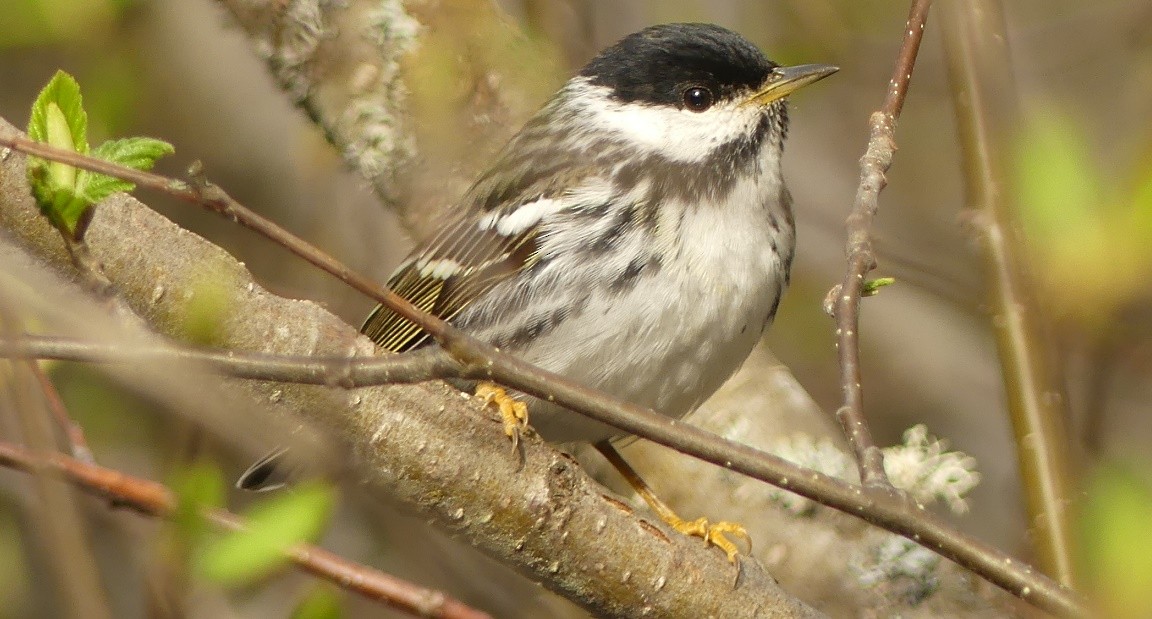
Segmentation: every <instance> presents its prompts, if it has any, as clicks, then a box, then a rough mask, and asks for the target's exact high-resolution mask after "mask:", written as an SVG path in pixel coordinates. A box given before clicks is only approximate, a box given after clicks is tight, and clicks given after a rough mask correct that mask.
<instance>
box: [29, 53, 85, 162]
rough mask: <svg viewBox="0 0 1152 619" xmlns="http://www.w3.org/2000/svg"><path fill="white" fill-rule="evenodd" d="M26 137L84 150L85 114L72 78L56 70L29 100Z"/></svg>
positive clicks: (78, 90)
mask: <svg viewBox="0 0 1152 619" xmlns="http://www.w3.org/2000/svg"><path fill="white" fill-rule="evenodd" d="M28 137H30V138H32V139H33V140H36V141H37V142H45V143H47V144H51V145H52V146H55V147H57V148H66V149H68V150H74V151H76V152H78V153H84V154H88V114H87V113H85V112H84V100H83V98H82V97H81V96H80V84H78V83H76V78H74V77H72V76H71V75H69V74H67V73H65V72H64V71H56V74H55V75H53V76H52V79H51V80H50V81H49V82H48V85H47V86H45V87H44V89H43V90H41V91H40V94H39V95H37V97H36V101H35V102H34V103H33V104H32V115H31V118H30V119H29V121H28Z"/></svg>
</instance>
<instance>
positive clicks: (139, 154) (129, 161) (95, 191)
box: [80, 138, 176, 203]
mask: <svg viewBox="0 0 1152 619" xmlns="http://www.w3.org/2000/svg"><path fill="white" fill-rule="evenodd" d="M174 152H176V150H175V149H174V148H173V147H172V145H171V144H169V143H168V142H165V141H163V140H157V139H154V138H123V139H120V140H108V141H107V142H104V143H103V144H101V145H99V146H97V147H96V149H95V150H93V151H92V156H93V157H96V158H99V159H103V160H105V161H111V162H112V163H118V164H120V165H122V166H125V167H129V168H133V169H136V170H150V169H152V166H153V165H155V164H156V160H157V159H159V158H161V157H163V156H164V155H171V154H172V153H174ZM81 175H82V178H81V182H80V184H81V186H82V187H83V189H84V196H85V197H86V198H87V199H88V200H91V201H92V202H93V203H95V202H99V201H100V200H103V199H104V198H107V197H108V196H110V195H112V194H114V193H116V192H117V191H132V190H133V189H135V188H136V186H135V185H134V184H133V183H130V182H128V181H125V180H121V179H118V178H112V177H111V176H105V175H103V174H93V173H90V172H87V171H84V172H81Z"/></svg>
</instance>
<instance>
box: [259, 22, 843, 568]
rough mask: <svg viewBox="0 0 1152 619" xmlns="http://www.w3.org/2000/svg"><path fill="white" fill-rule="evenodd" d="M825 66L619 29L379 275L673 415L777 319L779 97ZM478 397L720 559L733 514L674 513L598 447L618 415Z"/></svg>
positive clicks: (482, 332)
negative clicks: (594, 451) (576, 452)
mask: <svg viewBox="0 0 1152 619" xmlns="http://www.w3.org/2000/svg"><path fill="white" fill-rule="evenodd" d="M837 70H838V69H837V67H834V66H830V65H823V64H808V65H799V66H790V67H786V66H781V65H779V64H777V63H775V62H773V61H771V60H769V59H768V58H767V57H766V56H765V55H764V53H763V52H762V51H761V50H760V49H759V48H757V47H756V46H755V45H754V44H753V43H751V42H750V41H748V40H747V39H746V38H744V37H743V36H741V35H740V34H738V33H736V32H733V31H731V30H729V29H726V28H723V27H721V26H717V25H713V24H702V23H673V24H661V25H655V26H650V27H647V28H644V29H643V30H640V31H638V32H635V33H633V34H630V35H628V36H626V37H624V38H623V39H621V40H620V41H618V42H617V43H615V44H614V45H611V46H610V47H608V48H606V49H604V50H603V51H602V52H600V53H599V54H598V55H597V56H596V57H594V58H593V59H592V60H591V61H589V62H588V63H587V64H586V65H585V66H584V67H583V68H582V69H581V70H580V71H579V72H578V73H576V75H575V76H573V77H572V78H571V79H570V80H569V81H568V82H566V83H565V84H564V85H563V86H562V87H561V88H560V89H559V91H558V92H557V93H556V94H555V95H554V96H553V97H552V98H551V99H550V100H548V101H547V102H546V103H545V104H544V105H543V107H542V108H541V109H540V110H539V111H538V112H537V113H536V114H535V115H534V116H532V117H531V118H530V119H529V120H528V121H527V123H526V124H525V125H524V126H523V127H522V128H521V129H520V131H519V132H517V133H516V134H515V135H514V136H513V137H512V138H511V139H510V141H509V142H508V143H507V144H506V145H505V146H504V147H503V149H502V150H500V151H499V153H498V154H497V155H496V157H495V159H494V163H493V164H492V165H491V167H490V168H488V169H487V171H485V172H484V173H483V174H481V175H480V176H479V178H478V179H477V180H476V181H475V182H474V183H473V184H472V185H471V187H470V188H469V189H468V190H467V191H466V192H465V194H464V195H463V197H461V198H460V199H459V200H458V201H457V202H456V203H455V207H454V208H453V209H451V210H450V211H449V214H448V216H447V220H446V223H445V224H444V225H443V226H442V227H440V228H439V229H438V230H437V231H435V232H434V233H433V234H432V235H431V236H430V237H429V238H428V239H427V240H426V241H425V242H424V243H422V244H421V245H419V246H418V247H417V248H416V249H415V250H414V251H413V252H412V253H411V254H410V255H409V256H408V258H407V259H406V260H404V261H403V262H402V263H401V264H400V266H399V267H397V269H396V270H395V271H394V273H393V274H392V276H391V277H390V278H389V280H388V287H389V288H390V289H391V290H392V291H393V292H395V293H396V294H398V295H400V296H402V297H404V298H406V299H408V300H409V301H410V302H411V303H412V304H413V305H415V306H416V307H418V308H420V309H421V310H423V311H425V312H428V313H430V314H432V315H435V316H437V317H439V318H441V319H443V320H445V321H447V322H449V323H450V324H452V325H453V326H455V327H457V328H458V329H459V330H460V331H462V332H463V333H466V334H468V335H470V336H471V337H473V338H475V339H477V340H480V341H482V342H486V343H488V344H491V345H492V346H495V347H496V348H498V349H500V350H502V351H504V352H506V353H508V354H511V355H513V356H515V357H518V358H520V359H522V360H524V361H527V362H529V363H531V364H533V365H536V366H538V367H540V368H543V369H545V370H548V371H551V372H554V373H556V374H559V375H561V376H563V377H565V378H566V379H568V380H571V381H573V382H576V383H579V384H582V385H584V386H587V387H592V388H595V389H598V390H600V391H603V392H605V393H608V394H611V395H613V396H616V397H618V398H620V399H622V400H625V401H627V402H630V403H632V404H636V405H640V406H645V407H648V408H652V409H654V410H656V411H658V412H660V413H663V414H664V415H667V416H669V417H673V418H681V417H683V416H684V415H686V414H688V413H689V412H691V411H693V410H694V409H696V408H697V407H698V406H699V405H700V404H701V403H702V402H704V400H706V399H707V398H708V397H709V396H711V395H712V394H713V393H714V392H715V391H716V390H717V389H718V388H719V387H720V386H721V385H722V384H723V383H724V382H725V381H726V380H727V379H728V378H729V377H731V376H732V374H734V373H735V371H736V370H737V369H738V368H739V367H740V365H741V364H742V363H743V362H744V360H745V359H746V358H747V357H748V355H749V354H750V352H751V351H752V348H753V347H754V346H755V345H756V343H757V342H758V341H759V340H760V338H761V336H762V334H763V333H764V331H765V329H767V328H768V326H769V325H770V324H771V322H772V320H773V317H774V316H775V314H776V311H777V308H778V306H779V304H780V300H781V296H782V295H783V293H784V290H785V288H786V287H787V285H788V282H789V272H790V269H791V264H792V260H793V255H794V252H795V239H796V235H795V224H794V219H793V214H792V197H791V194H790V193H789V191H788V189H787V187H786V185H785V182H784V177H783V173H782V170H781V161H782V157H783V150H784V143H785V140H786V138H787V135H788V108H787V102H786V97H787V96H788V95H790V94H792V93H793V92H794V91H796V90H797V89H799V88H801V87H803V86H806V85H809V84H811V83H813V82H816V81H818V80H820V79H823V78H825V77H827V76H829V75H831V74H832V73H834V72H836V71H837ZM361 331H362V332H363V333H364V334H365V335H367V336H368V337H369V338H371V339H372V340H373V341H374V342H376V344H377V345H378V347H379V348H381V349H383V350H386V351H390V352H396V353H403V352H406V351H411V350H415V349H419V348H423V347H427V346H435V345H436V343H435V342H434V341H433V340H432V339H431V337H430V336H429V335H428V334H427V333H425V332H424V331H422V330H421V329H420V328H419V327H418V326H417V325H416V324H415V323H413V322H411V321H409V320H408V319H406V318H404V317H403V316H401V315H399V314H398V313H396V312H394V311H393V310H391V309H390V308H388V307H386V306H383V305H380V306H378V307H376V309H375V310H373V311H372V313H371V314H370V315H369V316H368V318H367V320H366V321H365V323H364V325H363V327H362V328H361ZM477 394H478V395H481V396H483V397H485V398H486V399H487V400H490V401H493V402H495V403H496V405H497V406H498V407H499V408H500V409H501V412H502V414H503V416H504V418H505V432H506V433H507V434H508V435H509V436H510V437H512V438H513V440H515V439H516V438H517V437H518V436H519V431H520V428H521V427H522V426H523V424H524V423H525V417H526V415H525V409H527V410H528V411H531V413H530V415H531V416H530V418H529V422H530V425H531V427H532V428H533V429H534V430H535V431H536V432H537V433H538V434H539V435H540V436H541V437H543V438H544V439H545V440H548V441H550V442H553V443H573V442H588V443H592V444H594V445H595V446H596V447H597V448H598V449H600V451H601V452H602V453H604V454H605V456H606V457H608V459H609V461H611V462H612V463H613V464H614V465H616V466H617V467H618V468H620V469H621V472H622V473H624V476H625V478H627V479H629V481H630V483H633V485H634V487H636V489H637V490H638V492H640V494H641V496H643V497H644V498H645V500H647V501H649V503H650V504H652V506H653V508H654V509H655V510H656V511H657V513H659V514H661V517H663V518H664V519H665V520H666V521H667V522H669V523H670V524H672V525H673V526H674V527H675V528H677V529H678V530H681V531H683V532H686V533H689V534H692V535H698V536H700V537H703V538H704V539H705V540H706V541H708V542H710V543H713V544H715V545H717V546H720V547H721V548H722V549H723V550H724V551H725V552H726V553H727V554H728V559H729V561H734V557H735V553H736V548H735V545H734V544H732V543H731V541H730V540H728V539H727V538H726V537H725V536H724V534H725V533H732V534H735V535H743V529H742V528H741V527H739V525H736V524H734V523H725V522H719V523H712V524H710V523H708V521H707V520H705V519H699V520H696V521H691V522H688V521H684V520H681V519H679V517H677V516H675V514H674V513H673V512H671V510H670V509H669V508H668V507H667V506H665V505H663V504H662V503H660V502H659V500H658V499H655V496H654V495H653V494H652V493H651V492H650V490H646V486H643V485H642V484H643V482H642V480H640V478H639V476H638V475H637V474H636V473H635V471H632V470H631V469H630V467H628V466H627V463H626V462H624V460H623V459H622V458H621V457H620V456H619V454H618V453H616V452H615V450H614V448H613V447H612V441H613V440H615V439H618V438H619V437H620V434H621V433H620V431H619V430H617V429H615V428H612V427H611V426H608V425H605V424H603V423H600V422H598V421H595V420H592V419H589V418H586V417H584V416H582V415H578V414H576V413H573V412H571V411H568V410H566V409H563V408H562V407H560V406H559V405H557V404H555V403H551V402H546V401H543V400H540V399H537V398H533V397H531V396H527V395H524V394H518V393H511V394H509V393H507V392H506V391H505V390H503V389H502V388H500V387H498V386H494V385H487V384H482V385H480V386H479V387H477ZM258 465H259V463H258ZM256 468H257V465H254V467H253V469H256ZM251 470H252V469H250V471H251ZM266 474H267V471H259V470H257V471H255V472H254V473H253V475H252V476H251V477H252V479H251V480H250V481H252V482H255V481H259V480H258V479H257V478H259V477H262V476H265V475H266ZM633 478H635V479H633ZM243 481H244V479H243V478H242V479H241V485H242V486H243ZM637 483H639V484H641V485H637ZM252 485H255V484H254V483H253V484H252ZM648 495H651V497H649V496H648ZM650 498H651V499H655V500H656V501H657V503H656V504H653V503H652V501H651V500H650Z"/></svg>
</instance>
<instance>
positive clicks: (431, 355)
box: [0, 336, 1079, 616]
mask: <svg viewBox="0 0 1152 619" xmlns="http://www.w3.org/2000/svg"><path fill="white" fill-rule="evenodd" d="M21 345H22V346H24V350H25V351H26V352H25V354H28V355H30V356H36V355H38V354H43V355H44V356H47V357H51V358H57V359H69V360H75V361H95V362H108V361H120V362H123V361H132V360H134V361H138V362H139V361H146V360H151V361H158V360H169V361H174V360H181V361H201V362H204V363H206V364H208V365H209V366H210V367H212V368H213V369H215V370H218V371H224V370H227V371H228V372H229V374H230V375H232V376H237V377H241V378H260V379H262V380H276V379H275V378H270V377H272V376H280V377H284V376H288V375H290V374H291V375H294V376H295V378H297V379H298V380H299V382H302V383H309V384H329V385H331V384H337V385H340V386H365V385H367V384H379V383H369V382H360V381H368V380H369V379H370V378H376V379H379V378H383V377H384V375H385V374H386V373H391V374H392V376H393V377H402V380H401V381H398V382H409V381H418V380H427V379H428V378H432V377H430V376H420V374H419V372H421V371H424V369H428V368H430V369H429V370H428V371H433V372H441V371H443V372H446V373H445V374H444V375H442V376H438V377H441V378H447V377H453V376H457V377H468V375H467V374H458V373H455V372H454V371H453V368H456V369H459V366H457V365H455V364H454V363H452V362H451V360H450V359H449V358H448V357H447V355H446V354H444V353H443V352H441V351H438V350H431V351H427V352H422V353H406V354H403V355H392V356H388V357H381V358H351V359H347V358H315V357H288V356H281V355H266V354H259V353H231V352H225V353H221V352H214V351H213V352H209V351H198V350H191V349H176V348H172V349H167V348H154V349H142V348H138V349H134V350H133V349H123V348H118V347H115V346H106V345H99V344H92V343H86V342H80V341H77V340H70V339H65V338H48V337H37V336H28V337H26V338H25V339H23V340H22V344H21ZM9 346H10V343H9V342H6V341H3V340H0V354H4V353H6V352H7V350H8V347H9ZM408 357H415V358H416V361H415V362H412V363H408V359H407V358H408ZM436 359H440V360H441V361H435V360H436ZM444 362H446V364H445V363H444ZM333 370H334V372H333ZM505 372H507V374H506V373H505ZM334 376H338V377H340V379H339V380H338V381H337V382H336V383H332V382H330V379H331V378H332V377H334ZM485 376H486V377H490V378H496V379H497V380H498V381H499V382H501V383H505V384H508V385H510V386H512V387H514V388H516V389H519V390H522V391H525V392H527V393H532V394H535V395H539V394H542V393H551V394H553V396H554V398H555V401H556V402H558V403H560V404H561V405H564V406H568V407H570V408H572V409H573V410H578V411H579V412H581V413H583V414H586V415H588V416H590V417H592V418H593V419H597V420H599V421H603V422H605V423H610V424H612V425H614V426H617V427H619V428H621V429H623V430H625V431H627V432H630V433H632V434H636V435H637V436H642V437H644V438H646V439H648V440H651V441H653V442H656V443H659V444H662V445H665V446H668V447H671V448H673V449H676V450H678V451H680V452H682V453H685V454H688V455H691V456H695V457H697V458H700V459H702V460H705V461H708V462H712V463H714V464H717V465H720V466H724V467H726V468H728V469H730V470H733V471H736V472H738V473H742V474H744V475H747V476H749V477H752V478H753V479H758V480H761V481H765V482H768V483H771V484H773V485H775V486H778V487H780V488H784V489H786V490H789V491H792V492H795V493H797V494H800V495H802V496H805V497H808V498H810V499H812V500H814V501H816V502H818V503H821V504H823V505H827V506H829V507H832V508H834V509H838V510H840V511H843V512H845V513H847V514H851V515H854V516H857V517H860V518H863V519H864V520H866V521H868V522H870V523H872V524H875V525H877V526H879V527H881V528H883V529H886V530H888V531H891V532H893V533H897V534H900V535H904V536H905V537H908V538H909V539H912V540H914V541H916V542H918V543H920V544H923V545H924V546H925V547H927V548H931V549H932V550H935V551H937V552H939V553H940V554H942V555H944V556H946V557H948V558H949V559H952V560H953V561H956V562H957V563H959V564H960V565H963V566H964V567H966V568H968V569H970V570H972V571H973V572H975V573H977V574H980V575H981V576H983V577H984V578H986V579H988V580H989V581H991V582H993V583H995V584H997V585H999V586H1001V587H1003V588H1005V589H1007V590H1008V591H1010V592H1012V593H1014V594H1015V595H1018V596H1020V597H1023V598H1024V599H1026V600H1029V601H1031V602H1032V603H1035V604H1036V605H1037V606H1040V607H1041V608H1044V609H1046V610H1049V611H1051V612H1057V613H1059V614H1062V615H1067V616H1075V615H1077V614H1079V607H1078V604H1079V602H1078V601H1077V600H1076V599H1075V597H1074V596H1073V595H1072V594H1071V592H1070V591H1068V590H1066V589H1062V588H1061V587H1059V586H1058V585H1057V584H1056V583H1055V582H1052V581H1050V580H1046V579H1045V578H1044V577H1043V576H1042V575H1039V574H1036V573H1035V572H1033V571H1032V570H1031V568H1029V567H1028V566H1027V565H1026V564H1024V563H1022V562H1020V561H1017V560H1016V559H1014V558H1012V557H1011V556H1009V555H1007V554H1005V553H1004V552H1002V551H1000V550H998V549H995V548H993V547H991V546H988V545H986V544H983V543H982V542H979V541H977V540H974V539H972V538H969V537H966V536H964V535H963V534H961V533H959V532H958V531H955V530H954V529H952V528H951V527H950V526H949V525H948V524H947V523H945V522H944V521H942V520H939V519H937V518H936V517H935V516H933V515H932V514H931V513H930V512H927V511H923V510H921V509H919V508H909V504H908V502H907V501H905V500H904V499H903V497H901V496H900V495H898V494H893V493H875V492H866V493H862V492H860V489H859V487H858V486H856V485H854V484H850V483H848V482H845V481H843V480H840V479H837V478H835V477H829V476H827V475H823V474H821V473H817V472H815V471H812V470H810V469H805V468H802V467H799V466H796V465H795V464H792V463H791V462H788V461H787V460H784V459H782V458H779V457H777V456H774V455H772V454H768V453H765V452H762V451H759V450H756V449H753V448H751V447H748V446H745V445H741V444H739V443H736V442H733V441H730V440H727V439H724V438H722V437H719V436H717V435H715V434H711V433H709V432H707V431H705V430H701V429H699V428H696V427H694V426H691V425H688V424H676V423H674V422H671V421H670V420H668V419H667V418H666V417H664V416H662V415H659V414H658V413H655V412H653V411H650V410H647V409H642V408H639V407H636V406H632V405H628V404H625V403H622V402H619V401H616V400H613V399H612V398H610V397H608V396H605V395H603V394H600V393H598V392H595V391H592V390H585V391H583V392H580V391H577V392H576V393H572V392H569V391H568V390H566V389H564V388H563V387H561V388H559V389H557V386H556V385H552V384H549V382H548V379H547V376H541V377H533V376H532V375H527V376H525V375H519V374H517V373H516V372H515V370H514V369H508V370H505V369H504V368H503V367H502V366H501V365H499V364H494V365H493V366H492V368H491V371H490V372H488V373H485ZM472 377H473V378H475V376H472Z"/></svg>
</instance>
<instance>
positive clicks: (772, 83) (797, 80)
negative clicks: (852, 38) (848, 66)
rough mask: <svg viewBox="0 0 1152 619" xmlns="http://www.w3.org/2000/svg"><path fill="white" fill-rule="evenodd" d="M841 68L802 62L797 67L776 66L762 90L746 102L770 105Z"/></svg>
mask: <svg viewBox="0 0 1152 619" xmlns="http://www.w3.org/2000/svg"><path fill="white" fill-rule="evenodd" d="M839 70H840V67H834V66H832V65H828V64H802V65H798V66H795V67H776V68H775V69H773V70H772V73H770V74H769V75H768V79H767V81H765V83H764V86H762V87H761V88H760V91H759V92H757V93H756V94H754V95H752V96H751V97H748V99H747V100H745V101H744V103H746V104H749V105H768V104H769V103H772V102H773V101H776V100H777V99H783V98H784V97H787V96H788V95H790V94H792V93H793V92H794V91H796V90H798V89H800V88H803V87H804V86H807V85H808V84H811V83H812V82H818V81H820V80H822V79H824V78H826V77H828V76H829V75H832V74H833V73H835V72H837V71H839Z"/></svg>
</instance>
